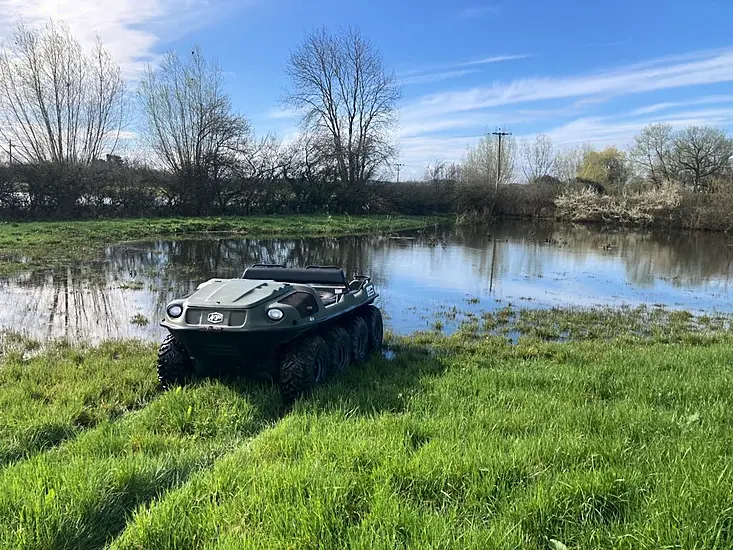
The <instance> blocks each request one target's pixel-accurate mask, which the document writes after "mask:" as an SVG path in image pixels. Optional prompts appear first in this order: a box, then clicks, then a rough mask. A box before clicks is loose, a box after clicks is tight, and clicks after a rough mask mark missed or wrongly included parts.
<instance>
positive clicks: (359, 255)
mask: <svg viewBox="0 0 733 550" xmlns="http://www.w3.org/2000/svg"><path fill="white" fill-rule="evenodd" d="M731 245H733V239H729V238H728V237H727V236H726V235H722V234H706V233H694V232H672V233H670V232H667V233H662V232H640V231H621V230H601V229H598V228H589V227H582V226H570V225H560V224H552V223H526V222H505V223H502V224H500V225H498V226H496V227H493V228H483V229H479V228H469V229H463V228H459V229H455V230H438V232H429V233H422V234H421V233H416V232H408V233H404V234H401V235H400V236H399V237H397V238H390V237H344V238H303V239H254V238H248V239H206V240H178V241H169V240H167V241H163V240H161V241H154V242H146V243H134V244H121V245H116V246H110V247H108V249H107V251H106V254H105V259H104V261H90V262H83V263H79V264H75V265H69V266H65V267H63V268H53V269H47V270H35V271H28V272H24V273H21V274H18V275H16V276H13V277H11V278H10V279H5V280H3V281H2V282H1V285H2V286H0V301H1V302H0V303H2V308H0V324H1V326H2V328H3V329H14V330H18V331H21V332H24V333H26V334H28V335H30V336H32V337H35V338H42V339H43V338H50V337H67V338H73V339H84V340H88V341H92V342H97V341H100V340H103V339H109V338H126V337H132V338H145V339H152V340H157V339H159V338H160V337H161V336H162V335H163V330H162V329H161V327H160V326H159V325H158V323H159V320H160V319H161V318H162V316H163V311H164V308H165V305H166V304H167V302H168V301H170V300H171V299H173V298H175V297H178V296H181V295H184V294H187V293H189V292H192V291H193V290H194V289H195V287H196V285H198V284H199V283H200V282H202V281H204V280H206V279H208V278H210V277H238V276H240V275H241V273H242V271H243V270H244V268H245V267H246V266H247V265H251V264H253V263H284V264H286V265H291V266H296V265H297V266H304V265H310V264H319V265H338V266H341V267H343V268H344V269H345V270H346V271H347V274H348V275H354V274H362V273H365V274H369V275H371V276H372V278H373V279H374V281H375V283H376V284H377V285H378V288H379V289H380V292H381V294H382V297H381V298H380V300H381V302H382V307H383V308H384V310H385V313H386V315H387V321H386V324H387V328H390V329H392V330H394V331H397V332H402V333H404V332H411V331H413V330H417V329H422V328H425V327H426V324H427V323H428V322H429V321H427V320H426V319H429V318H430V313H431V310H432V309H436V308H437V307H439V306H440V305H441V304H449V305H453V304H455V305H457V306H459V307H462V308H464V309H470V308H469V306H468V303H467V302H466V298H470V297H479V298H482V301H481V303H480V304H477V305H475V307H476V308H478V309H491V308H493V307H503V306H504V305H506V301H511V302H514V303H517V304H518V305H525V306H531V307H542V306H563V305H590V304H612V305H613V304H620V303H631V304H637V303H651V304H656V303H663V304H666V305H668V306H681V307H684V308H687V309H696V308H702V309H705V308H711V307H716V308H717V309H719V310H721V311H732V310H733V301H732V296H731V292H730V287H729V281H730V276H731V260H732V259H733V246H731ZM497 299H500V300H502V302H501V303H498V302H497V301H496V300H497ZM138 313H139V314H142V315H143V316H145V317H146V318H147V319H148V320H149V321H150V323H149V324H148V325H146V326H138V325H135V324H133V323H131V318H132V317H133V316H134V315H135V314H138Z"/></svg>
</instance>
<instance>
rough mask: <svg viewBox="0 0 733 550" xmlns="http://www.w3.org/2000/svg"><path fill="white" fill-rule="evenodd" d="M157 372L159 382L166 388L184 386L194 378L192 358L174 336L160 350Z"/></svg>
mask: <svg viewBox="0 0 733 550" xmlns="http://www.w3.org/2000/svg"><path fill="white" fill-rule="evenodd" d="M157 370H158V381H159V382H160V383H161V385H163V386H164V387H171V386H174V385H176V384H182V383H184V382H186V381H187V380H189V379H191V378H193V376H194V368H193V361H192V360H191V356H190V355H189V354H188V352H187V351H186V349H185V348H184V347H183V346H182V345H181V343H180V342H179V341H178V340H176V338H175V337H174V336H173V335H172V334H169V335H168V336H166V337H165V340H163V343H162V344H161V345H160V348H158V363H157Z"/></svg>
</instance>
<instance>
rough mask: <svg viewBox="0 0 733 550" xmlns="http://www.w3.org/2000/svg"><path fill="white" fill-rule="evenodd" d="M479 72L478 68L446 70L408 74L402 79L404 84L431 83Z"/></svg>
mask: <svg viewBox="0 0 733 550" xmlns="http://www.w3.org/2000/svg"><path fill="white" fill-rule="evenodd" d="M475 72H477V71H476V69H473V70H470V69H464V70H461V71H445V72H442V73H427V74H421V75H415V76H408V77H405V78H403V79H401V80H400V82H401V83H402V84H405V85H410V84H431V83H433V82H440V81H441V80H449V79H451V78H460V77H462V76H466V75H467V74H471V73H475Z"/></svg>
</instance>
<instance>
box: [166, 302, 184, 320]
mask: <svg viewBox="0 0 733 550" xmlns="http://www.w3.org/2000/svg"><path fill="white" fill-rule="evenodd" d="M182 314H183V308H182V307H181V306H179V305H178V304H176V305H173V306H171V307H169V308H168V315H170V316H171V317H173V318H174V319H177V318H178V317H180V316H181V315H182Z"/></svg>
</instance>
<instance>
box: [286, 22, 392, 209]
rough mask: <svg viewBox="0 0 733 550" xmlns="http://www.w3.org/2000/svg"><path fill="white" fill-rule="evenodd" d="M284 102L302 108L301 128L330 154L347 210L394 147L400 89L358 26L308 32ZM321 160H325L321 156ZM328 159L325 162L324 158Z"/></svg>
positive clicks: (294, 58) (292, 64)
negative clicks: (393, 136) (336, 32)
mask: <svg viewBox="0 0 733 550" xmlns="http://www.w3.org/2000/svg"><path fill="white" fill-rule="evenodd" d="M286 73H287V75H288V77H289V79H290V81H291V89H290V90H289V91H288V92H287V93H286V95H285V103H286V104H287V105H289V106H291V107H293V108H295V109H296V110H298V111H299V112H302V113H303V118H302V124H303V127H304V130H305V131H306V132H308V133H310V134H312V135H313V136H314V139H315V140H316V142H317V143H318V144H319V152H320V154H321V155H327V156H329V157H330V159H331V162H332V163H333V165H334V166H335V168H336V173H337V175H338V181H339V183H340V185H341V186H342V191H343V192H344V198H345V201H344V202H345V204H346V207H347V208H349V209H353V208H354V207H356V206H357V205H356V204H355V203H354V202H353V200H352V199H354V198H358V191H359V190H360V189H361V188H363V186H364V184H365V183H366V182H367V181H368V180H369V179H371V178H372V177H374V176H375V175H376V174H377V172H378V171H379V170H380V169H381V168H383V167H384V166H385V165H386V164H387V163H388V162H389V160H390V159H391V158H392V157H394V154H395V149H394V147H393V145H392V141H391V139H390V131H391V130H392V128H393V125H394V122H395V113H396V108H397V101H398V100H399V98H400V93H401V92H400V89H399V87H398V85H397V83H396V78H395V76H394V74H393V73H388V72H387V71H386V69H385V67H384V65H383V62H382V58H381V55H380V54H379V52H378V51H377V50H376V49H375V48H374V46H372V44H371V43H370V42H369V41H368V40H367V39H366V38H364V37H363V36H362V35H361V33H360V32H359V31H358V30H355V29H353V28H350V29H348V30H346V31H343V32H341V33H339V34H337V35H331V34H329V33H328V32H327V31H326V30H325V29H320V30H316V31H314V32H311V33H310V34H308V35H307V36H306V38H305V40H304V41H303V42H302V43H301V44H300V46H299V47H298V48H297V49H296V50H295V51H294V52H293V53H292V54H291V56H290V59H289V62H288V65H287V67H286ZM325 160H326V159H324V161H325ZM326 162H327V161H326Z"/></svg>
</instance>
